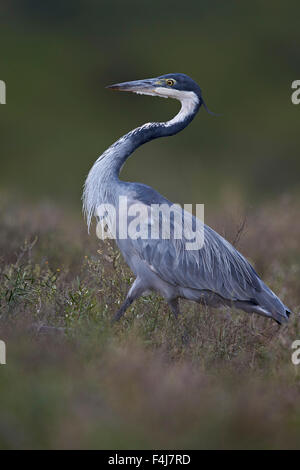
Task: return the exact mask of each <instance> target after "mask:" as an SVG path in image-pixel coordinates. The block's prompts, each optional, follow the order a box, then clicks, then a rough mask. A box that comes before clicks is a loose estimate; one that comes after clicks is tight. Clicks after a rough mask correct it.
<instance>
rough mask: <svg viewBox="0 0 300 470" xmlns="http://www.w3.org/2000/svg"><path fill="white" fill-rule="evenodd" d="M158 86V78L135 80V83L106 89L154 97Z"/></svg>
mask: <svg viewBox="0 0 300 470" xmlns="http://www.w3.org/2000/svg"><path fill="white" fill-rule="evenodd" d="M158 84H159V83H158V79H157V78H149V79H145V80H135V81H133V82H123V83H116V84H115V85H110V86H107V87H106V88H110V89H111V90H116V91H131V92H133V93H141V94H143V95H152V94H155V91H154V89H155V88H156V87H157V85H158Z"/></svg>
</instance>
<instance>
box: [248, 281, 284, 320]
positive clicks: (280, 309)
mask: <svg viewBox="0 0 300 470" xmlns="http://www.w3.org/2000/svg"><path fill="white" fill-rule="evenodd" d="M260 283H261V291H260V292H258V293H257V295H256V296H255V300H256V301H257V308H258V309H261V313H262V314H265V315H266V316H269V317H271V318H273V320H275V321H276V322H277V323H279V324H280V325H281V324H282V323H287V322H288V320H289V317H290V316H291V315H292V311H291V310H290V309H289V308H288V307H287V306H286V305H284V303H283V302H281V300H280V299H279V297H277V295H275V294H274V292H273V291H272V290H271V289H270V288H269V287H268V286H267V285H266V284H265V283H264V282H262V281H260Z"/></svg>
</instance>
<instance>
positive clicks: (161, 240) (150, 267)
mask: <svg viewBox="0 0 300 470" xmlns="http://www.w3.org/2000/svg"><path fill="white" fill-rule="evenodd" d="M107 88H109V89H111V90H116V91H126V92H132V93H137V94H143V95H150V96H157V97H163V98H173V99H176V100H178V101H179V102H180V103H181V108H180V111H179V112H178V114H176V116H175V117H173V118H172V119H171V120H169V121H166V122H152V123H146V124H144V125H142V126H140V127H137V128H136V129H134V130H132V131H130V132H129V133H127V134H126V135H124V136H123V137H121V138H120V139H119V140H117V141H116V142H115V143H114V144H112V145H111V146H110V147H109V148H108V149H107V150H106V151H105V152H104V153H103V154H102V155H101V156H100V157H99V158H98V159H97V160H96V162H95V163H94V165H93V166H92V168H91V170H90V172H89V174H88V176H87V179H86V181H85V185H84V191H83V210H84V213H85V216H86V219H87V224H88V227H90V224H91V220H92V218H93V216H96V217H97V207H98V206H99V205H101V204H110V205H112V206H113V207H116V208H117V205H118V200H120V197H126V198H127V201H128V203H127V204H128V206H131V205H133V204H135V203H138V204H141V205H143V206H144V207H146V208H149V207H150V206H151V205H152V204H164V205H167V206H171V205H172V203H171V202H170V201H169V200H168V199H166V198H165V197H164V196H162V195H161V194H159V193H158V192H157V191H155V190H154V189H153V188H151V187H150V186H147V185H145V184H141V183H134V182H126V181H123V180H121V179H120V178H119V176H120V171H121V169H122V167H123V165H124V163H125V162H126V160H127V159H128V157H129V156H130V155H132V153H133V152H134V150H136V149H137V148H138V147H139V146H141V145H143V144H145V143H146V142H149V141H151V140H153V139H157V138H159V137H168V136H172V135H174V134H177V133H178V132H180V131H182V130H183V129H184V128H185V127H186V126H188V125H189V124H190V123H191V121H192V120H193V119H194V117H195V116H196V114H197V113H198V111H199V109H200V107H201V106H203V107H204V108H205V109H206V110H207V111H208V112H209V109H208V108H207V106H206V103H205V101H204V99H203V96H202V91H201V89H200V87H199V85H198V84H197V83H196V82H195V81H194V80H193V79H191V78H190V77H188V76H187V75H185V74H182V73H172V74H166V75H161V76H159V77H155V78H150V79H143V80H135V81H129V82H123V83H117V84H114V85H110V86H108V87H107ZM116 210H119V209H116ZM184 212H185V211H184V209H182V214H183V215H185V214H184ZM190 217H191V218H192V222H193V223H194V222H196V219H195V216H193V215H191V216H190ZM144 223H145V224H146V225H147V224H148V225H149V224H151V221H149V219H148V220H145V222H144ZM173 225H174V221H173ZM118 234H119V232H118V231H117V234H116V243H117V246H118V248H119V250H120V251H121V253H122V255H123V257H124V259H125V261H126V263H127V264H128V265H129V267H130V269H131V270H132V272H133V273H134V275H135V280H134V282H133V284H132V285H131V287H130V289H129V291H128V293H127V296H126V298H125V300H124V302H123V303H122V305H121V306H120V308H119V310H118V311H117V313H116V314H115V316H114V320H116V321H117V320H119V319H120V318H121V317H122V316H123V315H124V313H125V311H126V310H127V309H128V307H129V306H130V305H131V304H132V302H133V301H134V300H135V299H137V298H139V297H141V296H143V295H148V294H149V292H151V291H154V292H157V293H158V294H160V295H161V296H162V297H163V298H164V299H165V300H166V302H167V303H168V305H169V307H170V310H171V312H172V313H173V314H174V315H175V317H176V318H177V317H178V315H179V314H180V309H179V299H182V298H183V299H187V300H191V301H194V302H198V303H200V304H203V305H206V306H211V307H224V306H225V307H229V308H230V307H234V308H237V309H239V310H242V311H245V312H247V313H251V314H253V313H254V314H258V315H262V316H264V317H268V318H270V319H273V320H275V321H276V322H277V323H279V324H282V323H285V322H287V321H288V318H289V316H290V314H291V310H290V309H289V308H288V307H286V306H285V305H284V303H283V302H282V301H281V300H280V299H279V298H278V297H277V296H276V295H275V293H274V292H273V291H272V290H271V289H270V288H269V287H268V286H267V285H266V284H265V283H264V282H263V281H262V280H261V279H260V277H259V275H258V274H257V272H256V271H255V269H254V268H253V267H252V265H251V264H250V263H249V262H248V261H247V259H246V258H245V257H244V256H243V255H242V254H241V253H240V252H239V251H238V250H237V249H236V248H235V247H233V246H232V245H231V244H230V243H229V242H228V241H227V240H226V239H225V238H223V237H222V236H221V235H219V234H218V233H217V232H215V231H214V230H213V229H212V228H210V227H209V226H208V225H205V224H204V238H203V240H204V241H203V244H202V246H201V247H200V248H197V249H194V250H186V249H185V246H184V241H183V240H177V239H176V240H175V238H174V236H173V237H172V236H171V237H169V238H165V237H162V236H158V237H156V238H155V239H153V238H152V237H148V238H147V237H146V238H145V237H144V238H142V237H140V238H138V237H137V238H134V237H127V238H126V237H120V236H119V235H118Z"/></svg>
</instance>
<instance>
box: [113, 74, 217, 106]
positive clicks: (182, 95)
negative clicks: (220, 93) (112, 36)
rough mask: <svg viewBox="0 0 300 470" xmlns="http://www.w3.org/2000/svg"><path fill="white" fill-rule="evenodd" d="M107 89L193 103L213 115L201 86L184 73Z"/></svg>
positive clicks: (122, 84)
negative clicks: (204, 98) (205, 100)
mask: <svg viewBox="0 0 300 470" xmlns="http://www.w3.org/2000/svg"><path fill="white" fill-rule="evenodd" d="M106 88H110V89H111V90H116V91H130V92H132V93H138V94H140V95H150V96H159V97H161V98H175V99H177V100H179V101H181V102H187V101H188V102H193V103H194V104H196V105H197V107H200V106H201V105H202V104H203V106H204V108H205V109H206V111H208V112H209V113H211V111H209V109H208V108H207V106H206V104H205V102H204V100H203V97H202V92H201V89H200V87H199V85H198V84H197V83H196V82H195V81H194V80H193V79H192V78H190V77H188V76H187V75H185V74H184V73H168V74H167V75H161V76H160V77H156V78H146V79H144V80H135V81H132V82H123V83H116V84H115V85H110V86H108V87H106ZM211 114H214V113H211Z"/></svg>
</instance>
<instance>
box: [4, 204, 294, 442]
mask: <svg viewBox="0 0 300 470" xmlns="http://www.w3.org/2000/svg"><path fill="white" fill-rule="evenodd" d="M2 202H3V201H2ZM288 207H289V210H288V211H287V210H286V202H285V201H281V202H279V203H278V204H276V205H275V206H274V208H273V207H272V206H269V207H268V208H267V207H266V206H265V207H263V208H261V209H259V210H258V211H257V212H256V213H253V214H251V216H250V217H251V220H250V221H249V220H247V224H246V227H247V228H246V229H245V231H244V232H243V233H239V243H242V244H243V252H244V253H245V254H246V255H248V256H250V257H251V258H252V259H253V262H254V264H255V265H258V264H260V266H261V267H262V268H263V277H264V279H265V280H266V281H267V282H268V283H269V284H270V285H271V286H272V287H273V288H274V289H276V292H277V293H278V294H279V295H280V296H281V297H282V298H283V300H284V301H285V302H286V303H287V304H288V305H289V306H290V307H291V308H292V309H293V310H294V311H295V312H296V313H297V312H299V306H300V297H299V296H300V293H299V289H298V274H299V269H300V268H299V261H298V260H299V251H298V250H299V246H298V240H299V236H300V222H299V224H298V223H296V222H295V221H296V216H295V214H297V213H298V210H299V203H298V202H297V201H292V200H289V201H288ZM275 208H276V211H277V214H278V211H279V214H278V215H279V217H278V218H275V217H274V216H273V209H274V210H275ZM2 209H3V210H2V216H1V226H2V231H1V233H0V246H1V247H5V250H3V251H1V258H0V281H1V282H0V300H1V302H0V331H1V334H0V337H1V339H4V340H5V341H6V344H7V365H6V366H1V390H0V422H1V426H0V447H1V448H120V449H122V448H133V447H134V448H170V449H172V448H216V447H217V448H253V447H255V448H286V447H289V448H290V447H296V448H298V447H299V429H300V427H299V426H300V408H299V403H300V387H299V371H298V368H297V366H294V365H293V364H292V363H291V353H292V350H291V344H292V342H293V341H294V340H295V339H299V338H300V325H299V320H298V316H297V315H296V316H295V317H294V318H292V319H291V321H290V323H289V325H287V326H283V327H281V328H279V327H278V325H276V324H275V323H273V322H272V321H270V320H267V319H263V318H260V317H258V316H253V317H251V316H248V315H247V314H245V313H242V312H238V311H233V310H232V311H228V310H213V309H209V308H204V307H201V306H199V305H196V304H193V303H190V302H185V301H182V302H181V312H182V315H181V317H180V318H179V319H178V320H177V321H176V320H175V318H174V317H173V316H172V314H171V313H170V311H169V309H168V306H167V305H166V303H165V302H164V301H163V299H161V298H160V297H159V296H157V295H155V294H151V295H149V296H147V297H145V298H142V299H139V300H138V301H136V302H135V303H134V304H133V305H132V306H131V307H130V308H129V309H128V311H127V312H126V315H125V316H124V318H122V320H121V321H120V322H119V323H117V324H112V323H111V319H112V317H113V315H114V313H115V312H116V310H117V309H118V308H119V305H120V303H121V302H122V301H123V300H124V298H125V295H126V292H127V291H128V289H129V286H130V285H131V283H132V282H133V276H132V273H131V272H130V270H129V269H128V267H127V266H126V265H125V263H124V262H123V260H122V257H121V256H120V253H119V251H118V249H117V248H116V246H115V244H114V242H111V241H106V242H99V241H98V240H96V239H95V238H93V236H89V237H88V236H87V234H86V231H85V228H84V226H83V223H82V221H81V219H79V218H77V217H75V216H74V217H72V216H67V213H66V212H64V211H57V209H56V208H54V207H52V208H51V209H49V208H48V209H45V207H44V206H43V205H41V206H24V205H22V204H17V203H16V202H15V204H14V205H11V203H10V202H9V201H8V200H7V201H6V203H4V202H3V204H2ZM8 211H10V218H9V219H8V218H7V214H8ZM20 213H22V214H23V215H24V220H25V221H26V222H25V223H21V222H20V217H19V216H18V215H19V214H20ZM54 215H55V216H54ZM215 217H216V220H218V223H220V224H221V225H222V226H223V228H224V230H225V231H226V233H227V236H228V238H229V239H232V240H234V239H236V233H234V231H233V232H232V233H230V232H228V230H229V227H227V226H226V220H227V222H228V221H229V222H230V223H229V222H228V225H230V227H237V231H239V228H238V227H239V225H240V224H239V223H238V216H236V219H234V220H232V219H230V218H229V215H228V214H226V213H224V212H223V215H222V217H223V219H222V218H221V216H220V214H215ZM283 219H284V223H282V222H283ZM292 220H293V222H294V231H293V233H292V234H290V232H289V231H288V233H287V231H286V228H285V227H288V226H289V224H290V223H291V221H292ZM223 224H224V225H223ZM252 227H254V228H255V230H254V229H253V231H251V228H252ZM283 230H284V231H283ZM261 232H263V234H264V236H263V237H262V236H261ZM49 233H52V234H53V235H52V236H51V238H49ZM22 238H23V242H21V240H22ZM282 239H284V240H285V243H284V246H282V244H281V243H280V240H282ZM24 240H25V242H24ZM263 240H266V246H263V245H262V246H261V244H263ZM18 245H19V248H18V249H16V246H18ZM64 246H65V250H64V249H63V247H64ZM291 259H292V260H293V261H292V268H291V261H290V260H291ZM58 261H59V263H58Z"/></svg>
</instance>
